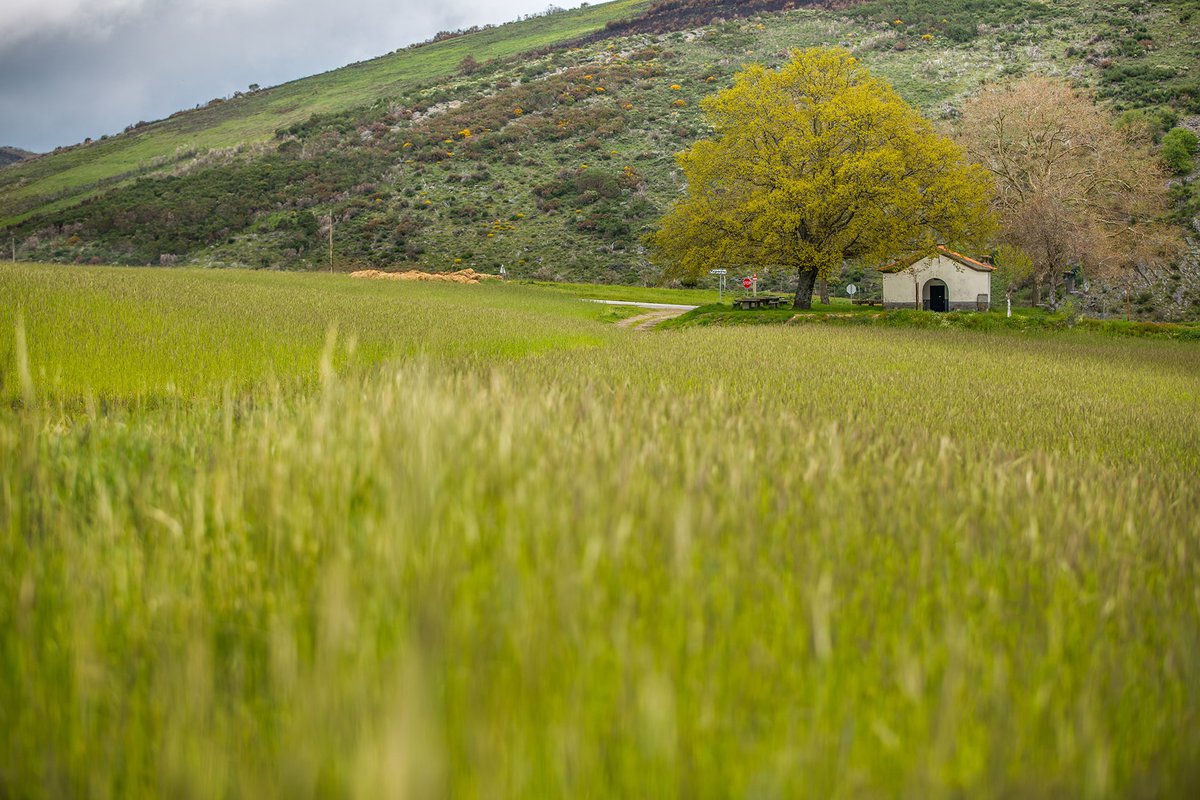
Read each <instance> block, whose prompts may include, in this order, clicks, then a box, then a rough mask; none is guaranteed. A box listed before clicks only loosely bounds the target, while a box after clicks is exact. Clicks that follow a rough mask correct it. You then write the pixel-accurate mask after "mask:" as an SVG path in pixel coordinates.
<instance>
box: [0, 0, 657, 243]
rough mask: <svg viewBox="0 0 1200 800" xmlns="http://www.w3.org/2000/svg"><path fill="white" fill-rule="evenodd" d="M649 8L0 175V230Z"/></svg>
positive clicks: (435, 46) (161, 127)
mask: <svg viewBox="0 0 1200 800" xmlns="http://www.w3.org/2000/svg"><path fill="white" fill-rule="evenodd" d="M647 5H649V0H613V2H608V3H601V4H597V5H593V6H589V7H587V8H583V9H575V10H571V11H565V12H561V13H555V14H550V15H547V16H543V17H535V18H533V19H529V20H523V21H521V22H514V23H509V24H507V25H500V26H497V27H495V28H489V29H486V30H481V31H477V32H475V33H470V34H467V35H464V36H459V37H456V38H453V39H448V40H445V41H441V42H434V43H431V44H428V45H423V46H420V47H415V48H410V49H406V50H401V51H398V52H396V53H393V54H391V55H386V56H382V57H380V58H376V59H372V60H370V61H364V62H360V63H357V64H352V65H350V66H347V67H343V68H341V69H337V70H333V71H331V72H326V73H323V74H321V75H315V76H313V77H310V78H304V79H301V80H297V81H293V82H291V83H286V84H283V85H281V86H276V87H273V88H269V89H265V90H262V91H258V92H254V93H251V94H247V95H243V96H242V97H237V98H233V99H230V100H227V101H225V102H221V103H218V104H215V105H210V106H207V107H205V108H201V109H198V110H195V111H187V112H184V113H182V114H179V115H178V116H174V117H172V118H170V119H167V120H163V121H161V122H156V123H154V124H151V125H148V126H146V127H144V128H139V129H137V130H135V131H132V132H130V133H128V134H124V135H121V136H115V137H112V138H110V139H106V140H104V141H98V142H94V143H92V144H90V145H87V146H81V147H77V148H73V149H70V150H67V151H65V152H61V153H56V154H54V155H50V156H46V157H43V158H39V159H37V160H35V161H33V162H30V163H28V164H22V165H19V166H16V167H14V168H12V169H8V170H4V171H0V197H2V198H3V201H2V202H0V224H9V223H11V222H13V221H14V220H17V219H20V218H22V217H23V216H24V214H25V213H26V210H27V209H28V207H29V204H28V201H29V199H30V198H46V199H48V200H60V201H65V202H60V206H61V205H64V204H65V203H69V202H74V201H77V200H78V199H79V198H80V197H83V196H86V195H87V194H90V193H91V192H92V191H94V190H96V189H97V188H99V185H103V183H104V182H110V181H113V180H119V179H122V178H126V177H130V176H133V175H137V174H142V173H145V172H148V171H152V170H154V169H155V168H157V167H161V166H163V165H164V164H169V163H174V162H177V161H179V160H181V159H184V158H185V157H186V155H185V154H192V153H195V152H196V151H203V150H210V149H214V148H228V147H235V146H237V145H245V144H248V143H252V142H258V141H264V140H266V139H269V138H270V137H271V135H272V134H273V133H274V131H275V130H276V128H279V127H281V126H287V125H290V124H292V123H294V122H297V121H300V120H303V119H307V118H308V117H309V116H310V115H312V114H321V113H330V112H337V111H344V110H346V109H349V108H354V107H356V106H360V105H364V104H368V103H371V102H372V101H374V100H377V99H379V98H383V97H389V96H392V95H395V94H397V93H399V92H400V91H401V90H403V89H407V88H410V87H412V86H414V85H416V84H418V83H421V82H423V81H429V80H432V79H436V78H439V77H442V76H445V75H448V74H450V73H453V72H454V71H455V70H456V69H457V67H458V64H459V63H460V62H461V61H462V59H463V58H465V57H466V56H467V55H468V54H469V55H472V56H474V57H475V58H476V59H478V60H479V61H485V60H487V59H491V58H505V57H508V56H513V55H516V54H517V53H523V52H526V51H529V50H535V49H538V48H542V47H546V46H549V45H553V44H556V43H559V42H563V41H566V40H570V39H574V38H577V37H580V36H583V35H585V34H588V33H592V32H594V31H597V30H600V29H602V28H603V27H604V25H605V23H607V22H608V21H610V20H613V19H621V18H624V17H628V16H631V15H633V14H636V13H638V11H640V10H641V9H642V8H644V7H646V6H647ZM21 201H25V202H21Z"/></svg>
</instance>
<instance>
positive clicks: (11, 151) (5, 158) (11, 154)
mask: <svg viewBox="0 0 1200 800" xmlns="http://www.w3.org/2000/svg"><path fill="white" fill-rule="evenodd" d="M33 155H34V154H33V153H31V152H29V151H28V150H22V149H21V148H19V147H0V167H6V166H8V165H9V164H15V163H17V162H18V161H24V160H25V159H27V158H31V157H32V156H33Z"/></svg>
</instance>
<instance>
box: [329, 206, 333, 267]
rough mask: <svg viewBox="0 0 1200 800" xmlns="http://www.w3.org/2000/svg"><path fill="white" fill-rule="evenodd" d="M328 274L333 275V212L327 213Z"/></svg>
mask: <svg viewBox="0 0 1200 800" xmlns="http://www.w3.org/2000/svg"><path fill="white" fill-rule="evenodd" d="M329 273H330V274H331V275H332V274H333V212H332V211H330V212H329Z"/></svg>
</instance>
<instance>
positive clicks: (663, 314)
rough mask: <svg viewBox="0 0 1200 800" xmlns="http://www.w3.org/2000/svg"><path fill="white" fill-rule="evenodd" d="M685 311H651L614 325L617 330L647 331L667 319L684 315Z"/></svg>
mask: <svg viewBox="0 0 1200 800" xmlns="http://www.w3.org/2000/svg"><path fill="white" fill-rule="evenodd" d="M686 313H687V311H686V310H685V311H680V310H679V309H674V308H672V309H667V310H659V311H651V312H649V313H646V314H638V315H637V316H636V317H629V318H628V319H623V320H620V321H618V322H617V323H616V325H617V327H618V328H633V329H634V330H635V331H648V330H650V329H651V328H653V327H655V326H656V325H658V323H660V322H665V321H666V320H669V319H674V318H675V317H678V316H681V315H683V314H686Z"/></svg>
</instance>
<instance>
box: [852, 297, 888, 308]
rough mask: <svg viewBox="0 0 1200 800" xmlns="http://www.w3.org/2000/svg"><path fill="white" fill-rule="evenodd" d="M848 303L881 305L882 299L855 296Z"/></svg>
mask: <svg viewBox="0 0 1200 800" xmlns="http://www.w3.org/2000/svg"><path fill="white" fill-rule="evenodd" d="M850 304H851V305H855V306H881V305H883V301H882V300H868V299H867V298H865V297H856V298H854V299H853V300H851V301H850Z"/></svg>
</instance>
